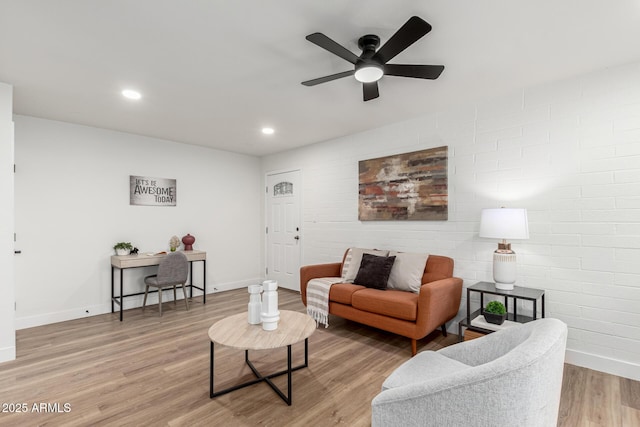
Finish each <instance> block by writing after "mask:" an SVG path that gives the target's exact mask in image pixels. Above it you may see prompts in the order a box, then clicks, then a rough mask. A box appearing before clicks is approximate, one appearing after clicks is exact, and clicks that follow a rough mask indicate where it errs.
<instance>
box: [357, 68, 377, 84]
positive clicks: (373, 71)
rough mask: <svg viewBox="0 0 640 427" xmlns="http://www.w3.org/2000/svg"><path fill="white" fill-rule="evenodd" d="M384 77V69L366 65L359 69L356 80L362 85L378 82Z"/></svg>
mask: <svg viewBox="0 0 640 427" xmlns="http://www.w3.org/2000/svg"><path fill="white" fill-rule="evenodd" d="M383 75H384V71H383V70H382V67H380V66H377V65H373V64H366V65H364V66H362V67H359V68H358V69H357V70H356V72H355V74H354V76H355V78H356V80H357V81H359V82H360V83H373V82H377V81H378V80H380V79H381V78H382V76H383Z"/></svg>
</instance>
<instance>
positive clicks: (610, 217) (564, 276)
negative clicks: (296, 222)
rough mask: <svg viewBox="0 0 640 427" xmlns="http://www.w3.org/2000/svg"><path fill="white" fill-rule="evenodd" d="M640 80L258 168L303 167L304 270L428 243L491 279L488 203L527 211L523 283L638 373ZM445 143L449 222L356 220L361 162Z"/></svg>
mask: <svg viewBox="0 0 640 427" xmlns="http://www.w3.org/2000/svg"><path fill="white" fill-rule="evenodd" d="M639 76H640V63H635V64H630V65H627V66H622V67H618V68H612V69H606V70H601V71H598V72H595V73H592V74H589V75H583V76H577V77H575V78H571V79H568V80H565V81H559V82H552V83H549V84H546V85H542V86H539V87H533V88H524V89H522V90H520V91H516V92H514V93H511V94H507V95H504V96H500V97H496V98H490V99H486V100H483V101H481V102H478V103H477V104H475V105H461V106H457V107H456V108H452V109H451V110H448V111H444V112H438V113H433V114H429V115H426V116H424V117H421V118H417V119H413V120H410V121H407V122H404V123H400V124H396V125H391V126H386V127H384V128H380V129H372V130H370V131H367V132H364V133H361V134H357V135H350V136H346V137H343V138H338V139H335V140H332V141H327V142H324V143H319V144H315V145H312V146H308V147H304V148H301V149H297V150H292V151H288V152H285V153H280V154H277V155H273V156H268V157H265V158H264V159H263V170H264V172H265V173H266V172H267V171H271V170H283V169H293V168H301V169H302V171H303V177H304V183H305V184H304V185H305V188H304V189H305V193H304V196H303V200H304V208H303V209H304V212H303V218H304V224H303V240H302V244H303V254H304V256H303V260H302V262H303V264H309V263H318V262H330V261H339V260H340V259H341V257H342V254H343V252H344V249H345V248H347V247H349V246H364V247H378V248H389V249H397V250H404V251H424V252H428V253H432V254H442V255H448V256H451V257H453V258H454V259H455V262H456V267H455V274H456V275H457V276H459V277H462V278H463V279H464V281H465V286H469V285H471V284H473V283H475V282H476V281H478V280H491V276H492V273H491V270H492V265H491V253H492V251H493V250H494V248H495V246H496V243H497V242H495V241H491V240H489V239H480V238H479V237H478V236H477V231H478V227H479V217H480V210H481V209H482V208H488V207H498V206H510V207H524V208H527V209H528V210H529V221H530V231H531V238H530V239H529V240H526V241H515V242H513V246H514V249H515V250H516V252H517V253H518V271H519V279H518V284H519V285H522V286H529V287H536V288H542V289H545V290H546V291H547V292H546V303H547V306H546V315H547V316H548V317H557V318H559V319H561V320H563V321H565V322H566V323H567V324H568V325H569V340H568V349H569V351H570V352H577V353H580V354H583V355H588V357H589V358H591V359H590V360H602V361H604V362H603V363H600V362H597V363H595V362H594V369H598V368H600V369H602V366H603V364H604V366H605V369H608V370H609V371H610V372H613V373H616V369H617V368H616V366H625V368H624V369H622V371H625V372H628V371H627V370H626V367H629V366H630V367H633V368H634V369H636V368H637V371H638V372H640V78H639ZM378 102H384V99H381V100H380V101H378ZM328 125H330V124H328ZM440 145H447V146H448V147H449V220H448V221H439V222H359V221H358V219H357V215H358V175H357V174H358V170H357V167H358V161H359V160H363V159H369V158H374V157H380V156H386V155H390V154H397V153H403V152H409V151H416V150H421V149H426V148H432V147H436V146H440ZM465 294H466V293H465ZM463 309H465V301H464V299H463V303H462V305H461V311H460V314H459V317H460V316H462V315H463ZM455 326H457V322H456V323H455V324H454V325H451V326H450V329H452V330H456V329H455V328H454V327H455Z"/></svg>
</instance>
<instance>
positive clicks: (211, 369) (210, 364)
mask: <svg viewBox="0 0 640 427" xmlns="http://www.w3.org/2000/svg"><path fill="white" fill-rule="evenodd" d="M213 394H214V393H213V341H211V356H210V358H209V398H211V399H213V397H214V396H213Z"/></svg>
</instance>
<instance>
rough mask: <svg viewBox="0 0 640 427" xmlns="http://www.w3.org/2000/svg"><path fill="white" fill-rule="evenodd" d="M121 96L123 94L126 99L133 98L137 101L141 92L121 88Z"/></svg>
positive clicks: (140, 96)
mask: <svg viewBox="0 0 640 427" xmlns="http://www.w3.org/2000/svg"><path fill="white" fill-rule="evenodd" d="M122 96H124V97H125V98H127V99H133V100H134V101H137V100H139V99H140V98H142V94H141V93H140V92H138V91H137V90H132V89H125V90H123V91H122Z"/></svg>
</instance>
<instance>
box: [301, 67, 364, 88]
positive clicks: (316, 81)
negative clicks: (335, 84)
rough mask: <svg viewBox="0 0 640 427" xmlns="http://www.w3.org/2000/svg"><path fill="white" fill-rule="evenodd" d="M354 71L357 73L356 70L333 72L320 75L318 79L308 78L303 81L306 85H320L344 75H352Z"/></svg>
mask: <svg viewBox="0 0 640 427" xmlns="http://www.w3.org/2000/svg"><path fill="white" fill-rule="evenodd" d="M353 73H355V71H354V70H350V71H343V72H341V73H337V74H331V75H330V76H324V77H318V78H317V79H313V80H307V81H306V82H302V84H303V85H305V86H315V85H319V84H320V83H326V82H330V81H332V80H337V79H341V78H343V77H349V76H352V75H353Z"/></svg>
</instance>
